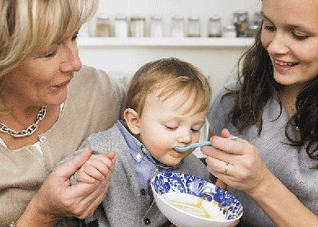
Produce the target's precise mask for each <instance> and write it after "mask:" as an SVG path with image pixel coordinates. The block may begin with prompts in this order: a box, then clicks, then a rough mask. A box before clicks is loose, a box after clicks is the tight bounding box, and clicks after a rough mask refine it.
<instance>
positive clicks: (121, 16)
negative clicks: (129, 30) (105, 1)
mask: <svg viewBox="0 0 318 227" xmlns="http://www.w3.org/2000/svg"><path fill="white" fill-rule="evenodd" d="M115 20H127V17H126V16H124V15H118V16H116V17H115Z"/></svg>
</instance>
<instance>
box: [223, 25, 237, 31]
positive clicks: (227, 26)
mask: <svg viewBox="0 0 318 227" xmlns="http://www.w3.org/2000/svg"><path fill="white" fill-rule="evenodd" d="M224 29H225V30H235V26H234V25H233V24H229V25H226V26H224Z"/></svg>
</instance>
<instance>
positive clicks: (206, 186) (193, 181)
mask: <svg viewBox="0 0 318 227" xmlns="http://www.w3.org/2000/svg"><path fill="white" fill-rule="evenodd" d="M151 184H152V187H153V189H154V190H155V192H156V193H157V194H159V195H162V194H165V193H168V192H180V193H188V194H191V195H195V196H199V197H202V198H204V199H205V200H208V201H210V202H211V201H214V202H216V203H217V205H218V206H219V207H220V210H221V211H222V212H223V214H224V215H225V217H226V218H227V219H228V220H230V219H235V218H237V217H239V216H241V214H242V213H243V207H242V205H241V203H240V202H239V201H238V200H237V199H236V198H235V197H234V196H233V195H231V194H230V193H228V192H227V191H226V190H223V189H222V188H219V187H217V186H216V185H215V184H212V183H210V182H208V181H206V180H204V179H201V178H199V177H196V176H192V175H188V174H184V173H172V172H164V173H160V174H158V175H156V176H154V177H153V179H152V180H151Z"/></svg>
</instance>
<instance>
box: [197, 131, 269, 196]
mask: <svg viewBox="0 0 318 227" xmlns="http://www.w3.org/2000/svg"><path fill="white" fill-rule="evenodd" d="M230 135H231V134H230V132H229V131H228V130H227V129H223V131H222V132H221V136H222V137H219V136H213V137H211V141H212V146H209V147H204V148H202V152H203V153H204V154H205V155H207V158H206V163H207V167H208V170H209V171H210V173H211V174H213V175H214V176H215V177H217V178H218V179H219V180H221V181H222V182H224V183H225V184H227V185H229V186H231V187H233V188H237V189H239V190H243V191H246V192H247V193H253V191H254V190H257V189H258V188H259V186H260V185H261V184H262V183H264V179H266V177H265V176H266V175H267V174H270V172H269V170H268V169H267V167H266V165H265V163H264V162H263V160H262V158H261V156H260V154H259V151H258V149H257V148H256V147H255V146H254V145H252V144H250V143H249V142H247V141H246V140H243V139H238V140H229V139H227V137H229V136H230ZM222 182H218V184H222Z"/></svg>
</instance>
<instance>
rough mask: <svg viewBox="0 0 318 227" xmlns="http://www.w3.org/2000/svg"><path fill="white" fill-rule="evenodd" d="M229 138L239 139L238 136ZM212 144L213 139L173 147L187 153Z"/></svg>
mask: <svg viewBox="0 0 318 227" xmlns="http://www.w3.org/2000/svg"><path fill="white" fill-rule="evenodd" d="M228 138H229V139H230V140H237V139H238V137H237V136H230V137H228ZM211 145H212V144H211V141H202V142H199V143H191V144H189V145H187V146H184V147H181V146H175V147H174V148H173V149H175V150H176V151H179V152H181V153H185V152H188V151H190V150H193V149H195V148H198V147H204V146H211Z"/></svg>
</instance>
